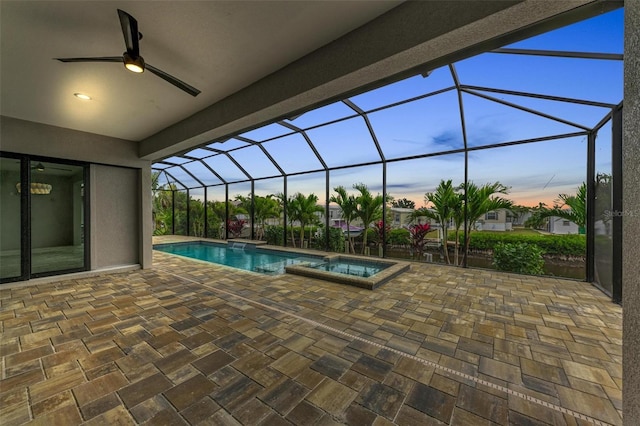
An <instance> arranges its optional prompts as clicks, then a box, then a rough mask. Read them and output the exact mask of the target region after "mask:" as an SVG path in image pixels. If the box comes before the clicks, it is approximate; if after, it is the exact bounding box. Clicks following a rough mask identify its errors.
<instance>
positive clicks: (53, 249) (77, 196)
mask: <svg viewBox="0 0 640 426" xmlns="http://www.w3.org/2000/svg"><path fill="white" fill-rule="evenodd" d="M30 167H31V172H30V173H31V187H30V188H29V194H30V195H29V196H30V198H31V275H32V276H37V275H48V274H50V273H53V272H58V271H73V270H83V269H84V266H85V255H84V253H85V250H84V184H85V182H84V167H82V166H76V165H69V164H64V163H54V162H40V161H35V160H32V161H31V162H30Z"/></svg>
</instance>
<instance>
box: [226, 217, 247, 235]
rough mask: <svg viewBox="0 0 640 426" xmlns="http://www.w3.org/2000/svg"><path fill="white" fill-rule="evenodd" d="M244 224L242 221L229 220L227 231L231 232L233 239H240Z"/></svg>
mask: <svg viewBox="0 0 640 426" xmlns="http://www.w3.org/2000/svg"><path fill="white" fill-rule="evenodd" d="M245 223H247V222H246V221H245V220H243V219H231V220H228V221H227V229H228V230H229V232H231V235H232V236H233V238H238V237H240V234H242V230H243V229H244V225H245Z"/></svg>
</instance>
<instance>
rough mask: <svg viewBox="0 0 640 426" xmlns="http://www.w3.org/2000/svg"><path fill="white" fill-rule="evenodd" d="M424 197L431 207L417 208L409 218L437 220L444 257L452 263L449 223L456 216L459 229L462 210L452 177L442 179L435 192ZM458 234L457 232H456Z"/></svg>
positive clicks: (460, 200)
mask: <svg viewBox="0 0 640 426" xmlns="http://www.w3.org/2000/svg"><path fill="white" fill-rule="evenodd" d="M424 199H425V201H426V202H427V203H429V205H430V207H429V208H427V207H422V208H420V209H417V210H415V211H414V212H413V213H412V214H411V216H410V217H409V219H410V220H411V222H413V221H415V220H417V219H418V218H420V217H429V218H431V219H434V220H436V221H437V222H438V223H439V224H440V227H441V228H442V243H443V246H444V258H445V261H446V262H447V264H449V263H451V261H450V259H449V244H448V239H449V223H450V222H451V220H452V219H454V215H456V214H457V216H456V217H455V219H456V220H455V221H454V222H455V224H456V227H457V229H459V224H460V222H459V221H458V220H459V219H460V212H461V211H462V199H461V196H460V194H458V193H457V192H456V190H455V188H454V186H453V183H452V181H451V179H449V180H447V181H445V180H441V181H440V184H439V185H438V187H437V188H436V190H435V191H434V192H428V193H426V194H425V195H424ZM456 235H457V232H456ZM456 250H457V249H456Z"/></svg>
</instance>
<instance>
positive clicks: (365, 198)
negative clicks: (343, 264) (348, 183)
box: [329, 183, 385, 253]
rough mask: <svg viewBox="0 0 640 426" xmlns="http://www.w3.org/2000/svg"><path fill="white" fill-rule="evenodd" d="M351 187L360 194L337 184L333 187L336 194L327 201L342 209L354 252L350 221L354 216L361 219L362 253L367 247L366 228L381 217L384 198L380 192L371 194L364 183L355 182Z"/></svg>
mask: <svg viewBox="0 0 640 426" xmlns="http://www.w3.org/2000/svg"><path fill="white" fill-rule="evenodd" d="M353 189H355V190H357V191H358V192H359V193H360V194H359V195H357V196H355V195H350V194H347V190H346V188H345V187H344V186H342V185H341V186H337V187H335V188H333V190H334V191H335V192H336V194H337V195H333V196H332V197H331V198H330V199H329V201H331V202H332V203H336V204H337V205H338V206H339V207H340V209H341V210H342V218H343V219H344V221H345V224H346V226H347V235H348V237H347V238H348V240H349V247H350V252H354V253H355V247H354V245H353V240H352V238H351V223H352V222H353V221H354V220H355V219H356V218H358V219H360V221H362V226H363V227H364V232H363V237H362V253H364V252H365V250H366V247H367V230H368V229H369V227H370V226H371V224H373V223H375V222H376V221H377V220H380V219H381V218H382V205H383V204H384V202H385V198H384V197H383V196H382V195H380V194H377V195H375V196H374V195H373V194H371V191H369V188H368V187H367V185H365V184H364V183H356V184H355V185H353Z"/></svg>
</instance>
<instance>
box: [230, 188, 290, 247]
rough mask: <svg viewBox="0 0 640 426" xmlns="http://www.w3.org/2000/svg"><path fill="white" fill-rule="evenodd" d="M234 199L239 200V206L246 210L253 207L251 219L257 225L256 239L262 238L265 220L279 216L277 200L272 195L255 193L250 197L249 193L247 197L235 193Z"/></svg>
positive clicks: (249, 210) (248, 210)
mask: <svg viewBox="0 0 640 426" xmlns="http://www.w3.org/2000/svg"><path fill="white" fill-rule="evenodd" d="M236 200H237V201H239V202H240V206H241V207H242V208H243V209H244V210H246V211H247V212H251V209H253V219H254V221H255V223H256V225H257V226H256V236H255V238H256V239H258V240H261V239H263V237H264V228H265V222H266V220H267V219H269V218H272V217H279V216H280V206H279V204H278V201H277V200H275V199H274V198H273V195H267V196H265V197H263V196H261V195H256V196H254V197H253V198H252V197H251V194H249V196H248V197H245V196H242V195H237V196H236ZM252 226H253V224H252Z"/></svg>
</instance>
